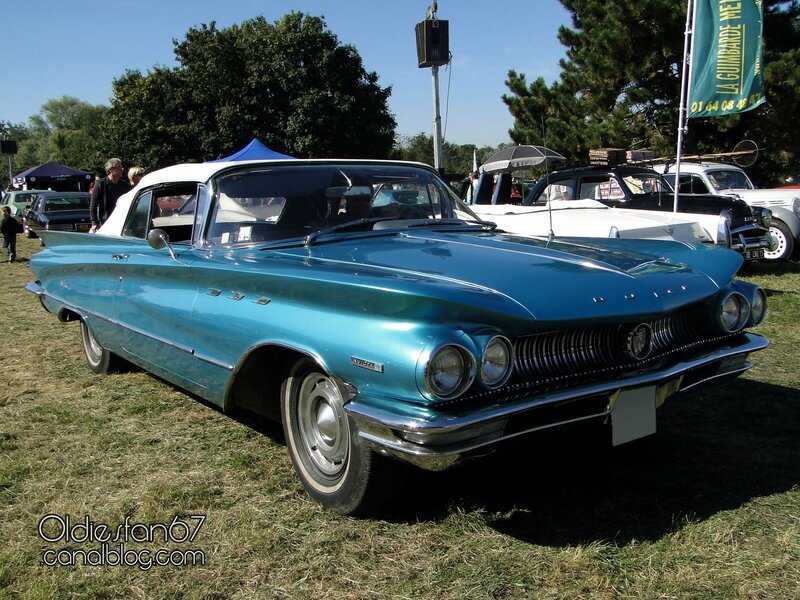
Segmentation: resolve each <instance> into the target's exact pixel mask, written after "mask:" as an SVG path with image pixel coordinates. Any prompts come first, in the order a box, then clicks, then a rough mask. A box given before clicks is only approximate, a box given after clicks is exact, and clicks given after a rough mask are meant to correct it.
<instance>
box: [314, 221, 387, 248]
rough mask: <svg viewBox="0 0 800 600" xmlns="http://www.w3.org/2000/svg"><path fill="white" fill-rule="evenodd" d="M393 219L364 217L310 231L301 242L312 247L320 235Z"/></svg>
mask: <svg viewBox="0 0 800 600" xmlns="http://www.w3.org/2000/svg"><path fill="white" fill-rule="evenodd" d="M394 218H395V217H364V218H362V219H355V220H353V221H347V222H345V223H339V224H338V225H332V226H330V227H325V228H324V229H317V231H312V232H311V233H309V234H308V235H307V236H306V237H305V239H304V240H303V244H304V245H305V246H313V245H314V242H315V241H316V240H317V238H318V237H320V236H322V235H327V234H329V233H335V232H336V231H341V230H343V229H349V228H350V227H358V226H359V225H366V224H368V223H378V222H379V221H391V220H393V219H394Z"/></svg>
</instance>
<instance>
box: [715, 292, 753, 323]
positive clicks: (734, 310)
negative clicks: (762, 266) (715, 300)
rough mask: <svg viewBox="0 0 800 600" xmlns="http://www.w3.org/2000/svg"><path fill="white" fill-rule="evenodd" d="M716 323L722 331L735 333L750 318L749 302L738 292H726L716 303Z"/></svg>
mask: <svg viewBox="0 0 800 600" xmlns="http://www.w3.org/2000/svg"><path fill="white" fill-rule="evenodd" d="M717 311H718V312H717V325H718V326H719V328H720V329H721V330H722V332H723V333H735V332H737V331H740V330H741V329H743V328H744V327H745V325H747V322H748V320H749V319H750V303H749V302H748V301H747V298H745V297H744V296H743V295H742V294H740V293H739V292H728V293H727V294H725V295H724V296H722V297H721V298H720V302H719V304H718V305H717Z"/></svg>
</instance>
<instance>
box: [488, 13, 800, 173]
mask: <svg viewBox="0 0 800 600" xmlns="http://www.w3.org/2000/svg"><path fill="white" fill-rule="evenodd" d="M561 3H562V4H563V5H564V6H565V7H566V8H567V10H568V11H569V12H570V13H571V14H572V28H569V27H561V28H560V29H559V33H558V36H559V40H560V41H561V43H562V44H563V45H565V46H566V48H567V56H566V58H565V59H564V60H562V61H561V69H562V72H561V76H560V78H559V80H558V81H557V82H555V83H553V84H552V85H550V86H548V85H547V84H546V83H545V81H544V80H543V79H542V78H539V79H537V80H535V81H533V82H532V83H531V84H530V85H529V84H528V82H527V81H526V78H525V75H524V74H518V73H516V72H515V71H510V72H509V75H508V80H507V81H506V85H507V86H508V88H509V90H510V92H511V93H510V94H507V95H504V96H503V101H504V102H505V103H506V105H507V106H508V107H509V111H510V112H511V114H512V115H513V116H514V119H515V122H514V127H513V129H512V130H511V132H510V133H511V138H512V140H514V141H515V142H517V143H537V144H543V145H546V146H549V147H552V148H553V149H554V150H557V151H559V152H561V153H562V154H564V155H565V156H567V157H568V158H570V159H576V160H583V161H585V160H586V159H587V158H588V150H589V149H590V148H601V147H623V148H629V149H637V148H639V149H642V148H648V149H652V150H655V151H656V152H657V153H659V155H666V156H672V155H674V153H675V146H676V135H677V134H676V132H677V127H678V108H679V101H680V66H681V64H682V63H681V61H682V58H683V31H684V28H685V22H686V2H685V0H621V1H620V2H606V1H602V0H561ZM799 16H800V7H799V6H798V2H797V0H791V1H786V0H765V2H764V80H765V92H766V97H767V101H768V105H767V106H766V107H761V108H758V109H755V110H753V111H749V112H746V113H739V114H737V115H731V116H728V117H723V118H713V119H711V118H708V119H691V120H690V121H689V124H688V126H689V127H688V134H687V137H686V140H685V146H684V149H685V151H686V152H687V153H695V152H701V153H702V152H720V151H726V150H731V149H732V148H733V147H734V146H735V144H736V143H737V142H739V141H740V140H742V139H752V140H754V141H755V142H756V143H757V144H758V145H759V146H762V147H766V149H767V152H766V153H764V156H763V158H762V159H760V160H759V161H758V163H757V164H756V165H754V168H753V169H752V170H753V172H754V173H755V174H757V175H760V179H762V180H768V179H770V178H771V179H773V180H774V179H775V178H776V175H777V174H779V173H785V172H788V170H791V167H792V166H794V169H795V170H796V169H797V163H796V160H797V156H798V145H799V144H800V142H799V141H798V139H800V135H798V134H800V125H798V123H797V120H796V119H792V118H791V116H792V115H794V114H796V111H797V109H798V100H799V99H800V88H798V86H797V79H798V73H797V65H798V59H800V49H798V48H800V24H799V23H798V17H799Z"/></svg>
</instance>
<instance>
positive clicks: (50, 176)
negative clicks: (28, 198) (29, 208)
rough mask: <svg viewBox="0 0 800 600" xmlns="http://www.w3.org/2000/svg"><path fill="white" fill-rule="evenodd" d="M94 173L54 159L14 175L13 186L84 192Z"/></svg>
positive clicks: (27, 188) (87, 188) (29, 188)
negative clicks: (68, 165)
mask: <svg viewBox="0 0 800 600" xmlns="http://www.w3.org/2000/svg"><path fill="white" fill-rule="evenodd" d="M93 180H94V175H92V174H91V173H87V172H86V171H80V170H78V169H73V168H72V167H67V166H64V165H62V164H61V163H57V162H56V161H54V160H51V161H50V162H46V163H44V164H42V165H39V166H37V167H31V168H30V169H28V170H27V171H23V172H22V173H18V174H17V175H14V179H13V182H12V183H13V186H14V188H16V189H22V190H47V189H50V190H55V191H57V192H70V191H77V192H86V191H88V190H89V186H90V185H91V183H92V181H93Z"/></svg>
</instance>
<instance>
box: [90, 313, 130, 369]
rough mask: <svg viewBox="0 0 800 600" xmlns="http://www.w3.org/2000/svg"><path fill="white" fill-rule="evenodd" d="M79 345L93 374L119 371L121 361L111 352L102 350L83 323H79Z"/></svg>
mask: <svg viewBox="0 0 800 600" xmlns="http://www.w3.org/2000/svg"><path fill="white" fill-rule="evenodd" d="M81 343H82V345H83V354H84V356H85V357H86V363H87V364H88V365H89V368H90V369H91V370H92V371H93V372H94V373H99V374H106V373H112V372H114V371H119V370H120V369H121V367H122V365H123V360H122V359H121V358H120V357H119V356H117V355H116V354H114V353H113V352H111V351H109V350H106V349H105V348H103V347H102V346H101V345H100V344H99V342H98V341H97V338H95V337H94V334H93V333H92V330H91V329H89V326H88V325H87V324H86V323H85V322H84V321H81Z"/></svg>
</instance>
